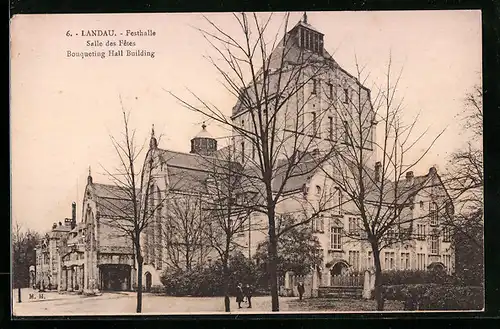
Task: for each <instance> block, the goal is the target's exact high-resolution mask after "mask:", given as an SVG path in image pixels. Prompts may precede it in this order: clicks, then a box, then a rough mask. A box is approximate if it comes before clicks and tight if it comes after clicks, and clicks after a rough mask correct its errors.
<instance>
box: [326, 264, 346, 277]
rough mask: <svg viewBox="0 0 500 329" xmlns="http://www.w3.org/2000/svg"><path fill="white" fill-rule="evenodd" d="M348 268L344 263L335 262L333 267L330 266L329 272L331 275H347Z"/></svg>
mask: <svg viewBox="0 0 500 329" xmlns="http://www.w3.org/2000/svg"><path fill="white" fill-rule="evenodd" d="M348 269H349V267H348V266H347V264H346V263H344V262H337V263H335V265H333V266H332V269H331V270H330V274H331V275H344V274H346V273H347V270H348Z"/></svg>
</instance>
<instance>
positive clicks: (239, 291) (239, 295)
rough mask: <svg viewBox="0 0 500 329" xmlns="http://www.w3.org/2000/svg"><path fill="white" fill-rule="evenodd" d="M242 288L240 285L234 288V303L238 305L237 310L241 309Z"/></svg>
mask: <svg viewBox="0 0 500 329" xmlns="http://www.w3.org/2000/svg"><path fill="white" fill-rule="evenodd" d="M243 296H244V293H243V287H242V285H241V283H238V285H237V286H236V303H238V308H241V302H243Z"/></svg>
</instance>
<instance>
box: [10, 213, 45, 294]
mask: <svg viewBox="0 0 500 329" xmlns="http://www.w3.org/2000/svg"><path fill="white" fill-rule="evenodd" d="M40 241H41V237H40V234H39V233H38V232H36V231H33V230H31V229H27V230H26V229H23V227H22V225H21V224H20V223H19V222H17V221H15V222H14V223H12V254H11V255H12V279H13V280H12V283H13V288H18V289H21V288H24V287H28V284H29V282H30V275H31V273H30V272H29V268H30V266H32V265H36V254H35V248H36V246H37V245H38V243H40ZM32 279H33V284H36V282H35V278H32ZM19 298H20V296H19Z"/></svg>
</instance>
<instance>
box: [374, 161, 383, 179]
mask: <svg viewBox="0 0 500 329" xmlns="http://www.w3.org/2000/svg"><path fill="white" fill-rule="evenodd" d="M380 168H382V163H380V161H377V162H375V181H376V182H380Z"/></svg>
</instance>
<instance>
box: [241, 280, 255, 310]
mask: <svg viewBox="0 0 500 329" xmlns="http://www.w3.org/2000/svg"><path fill="white" fill-rule="evenodd" d="M252 290H253V289H252V287H251V286H250V285H249V284H248V283H247V284H246V285H245V287H244V288H243V293H244V295H245V296H246V298H247V302H248V308H252V293H253V291H252Z"/></svg>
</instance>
